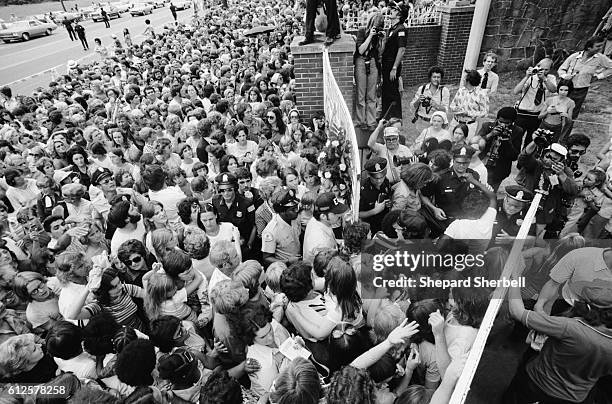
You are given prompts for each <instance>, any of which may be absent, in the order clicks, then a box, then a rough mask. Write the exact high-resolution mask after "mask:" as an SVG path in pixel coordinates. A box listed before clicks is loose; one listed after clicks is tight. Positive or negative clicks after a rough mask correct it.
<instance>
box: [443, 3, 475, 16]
mask: <svg viewBox="0 0 612 404" xmlns="http://www.w3.org/2000/svg"><path fill="white" fill-rule="evenodd" d="M438 8H439V9H440V11H441V12H443V13H446V14H458V13H474V9H476V6H474V5H469V6H449V5H448V4H445V5H442V6H438Z"/></svg>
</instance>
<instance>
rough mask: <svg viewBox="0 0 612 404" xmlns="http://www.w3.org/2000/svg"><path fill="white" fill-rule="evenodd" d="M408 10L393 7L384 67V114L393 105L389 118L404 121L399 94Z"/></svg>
mask: <svg viewBox="0 0 612 404" xmlns="http://www.w3.org/2000/svg"><path fill="white" fill-rule="evenodd" d="M407 17H408V8H406V6H404V5H403V4H393V5H392V6H391V10H390V14H389V20H390V25H391V28H389V31H388V32H387V35H386V37H385V42H384V45H383V51H382V57H381V65H382V66H381V67H382V69H381V70H382V91H381V92H382V113H383V114H385V113H386V112H387V110H388V109H389V107H390V106H391V104H392V103H395V104H394V105H393V108H391V111H390V113H389V116H388V117H387V119H388V118H399V119H402V96H401V94H400V92H399V81H398V78H399V77H400V76H401V73H402V58H403V57H404V52H405V50H406V27H405V26H404V21H405V20H406V18H407Z"/></svg>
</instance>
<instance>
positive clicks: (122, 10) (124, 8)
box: [110, 1, 132, 13]
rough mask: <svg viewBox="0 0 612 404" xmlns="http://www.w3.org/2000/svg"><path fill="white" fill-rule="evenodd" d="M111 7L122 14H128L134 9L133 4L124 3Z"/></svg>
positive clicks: (112, 4)
mask: <svg viewBox="0 0 612 404" xmlns="http://www.w3.org/2000/svg"><path fill="white" fill-rule="evenodd" d="M110 6H111V7H115V8H116V9H117V10H119V12H120V13H127V12H128V11H130V9H131V8H132V4H130V3H127V2H123V1H117V2H114V3H111V4H110Z"/></svg>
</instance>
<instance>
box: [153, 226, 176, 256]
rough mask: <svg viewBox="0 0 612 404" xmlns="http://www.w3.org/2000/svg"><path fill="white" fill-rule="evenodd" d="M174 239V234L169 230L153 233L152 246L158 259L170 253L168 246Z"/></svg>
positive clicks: (159, 230) (154, 231)
mask: <svg viewBox="0 0 612 404" xmlns="http://www.w3.org/2000/svg"><path fill="white" fill-rule="evenodd" d="M173 238H174V233H172V230H169V229H157V230H153V231H152V232H151V244H152V245H153V250H155V257H156V258H157V259H161V258H162V257H163V256H164V255H165V254H166V252H168V251H169V249H168V247H167V245H168V243H170V241H172V239H173Z"/></svg>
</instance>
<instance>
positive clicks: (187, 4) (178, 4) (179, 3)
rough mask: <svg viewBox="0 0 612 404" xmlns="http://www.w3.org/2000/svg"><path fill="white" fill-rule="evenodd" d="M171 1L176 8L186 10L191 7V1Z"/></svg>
mask: <svg viewBox="0 0 612 404" xmlns="http://www.w3.org/2000/svg"><path fill="white" fill-rule="evenodd" d="M171 3H172V4H174V7H176V9H177V10H187V9H189V8H191V1H189V0H172V2H171Z"/></svg>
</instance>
